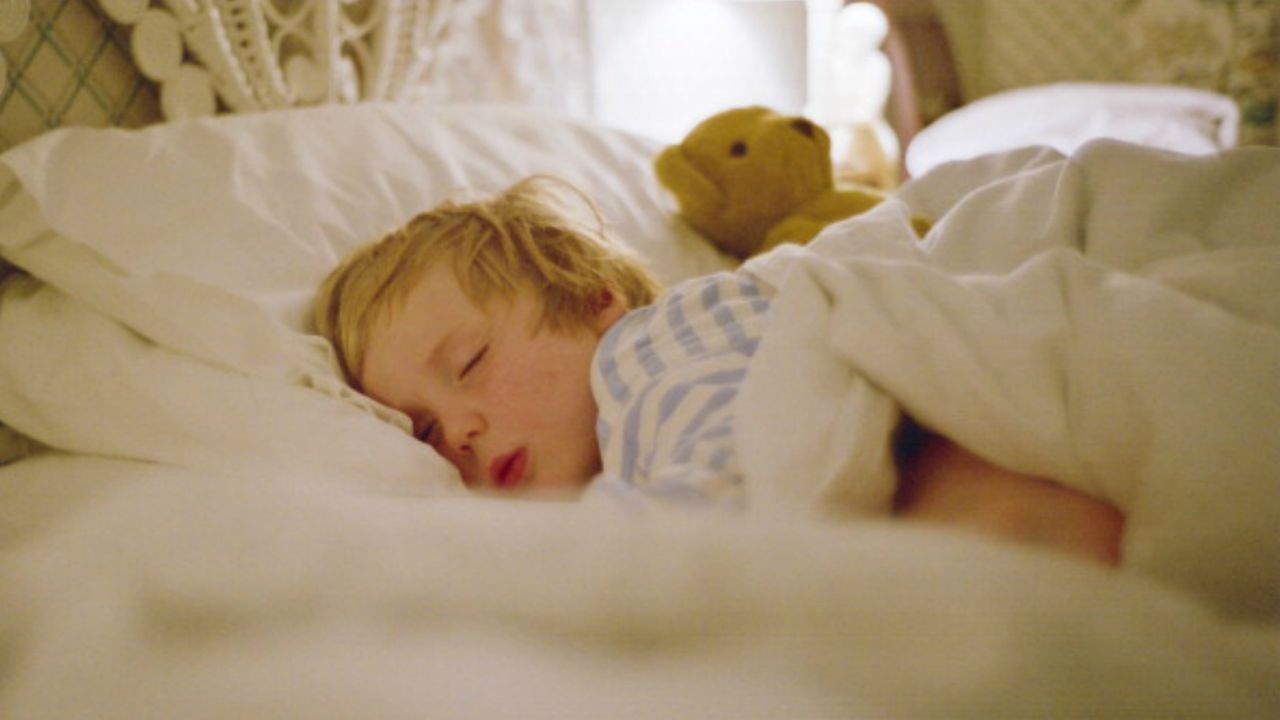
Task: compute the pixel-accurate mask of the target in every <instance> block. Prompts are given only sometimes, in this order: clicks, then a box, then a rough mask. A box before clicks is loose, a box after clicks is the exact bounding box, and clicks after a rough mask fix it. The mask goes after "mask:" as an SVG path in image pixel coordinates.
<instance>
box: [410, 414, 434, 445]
mask: <svg viewBox="0 0 1280 720" xmlns="http://www.w3.org/2000/svg"><path fill="white" fill-rule="evenodd" d="M439 427H440V423H438V422H436V421H435V420H432V421H431V422H429V423H427V424H426V425H424V426H423V427H422V429H421V430H419V431H418V434H417V435H416V437H417V438H418V440H420V441H422V442H424V443H426V444H428V445H435V443H434V442H433V440H434V437H433V436H434V435H435V433H436V429H437V428H439Z"/></svg>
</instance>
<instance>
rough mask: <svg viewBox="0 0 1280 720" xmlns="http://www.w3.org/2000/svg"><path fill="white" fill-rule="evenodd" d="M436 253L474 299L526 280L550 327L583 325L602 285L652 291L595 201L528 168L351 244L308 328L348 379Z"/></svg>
mask: <svg viewBox="0 0 1280 720" xmlns="http://www.w3.org/2000/svg"><path fill="white" fill-rule="evenodd" d="M558 189H562V190H568V191H570V194H571V195H572V196H573V197H574V198H577V199H578V200H579V201H580V205H581V206H583V207H585V208H586V209H588V210H589V213H587V214H588V215H589V222H584V221H583V219H575V218H574V217H573V216H571V215H570V213H569V212H567V208H565V207H563V203H562V202H560V201H563V200H565V199H566V198H565V196H564V195H563V194H560V193H557V192H556V190H558ZM441 262H450V263H451V264H452V269H453V273H454V276H455V277H456V278H457V280H458V285H459V287H461V289H462V291H463V292H464V293H465V294H466V295H467V297H468V299H470V300H471V301H472V302H473V303H475V304H476V305H477V306H478V307H483V306H484V305H485V304H486V303H487V302H488V301H489V300H490V299H492V298H494V297H495V296H497V297H503V298H509V297H511V295H512V294H514V293H515V292H516V290H517V289H518V288H519V287H521V286H527V287H530V288H532V289H533V290H534V291H535V292H536V293H537V294H538V296H539V300H540V301H541V303H542V310H543V314H542V321H543V323H544V324H545V325H546V326H547V327H548V328H550V329H551V330H553V331H557V332H565V331H572V330H574V329H576V328H581V327H586V326H587V323H588V322H589V321H590V320H591V319H592V318H593V317H594V315H595V313H596V312H597V311H598V310H599V308H600V302H601V292H602V291H608V292H611V293H613V294H614V295H615V296H616V297H618V298H620V299H621V300H622V302H623V303H624V304H625V306H626V307H628V308H635V307H639V306H641V305H647V304H648V303H650V302H652V301H653V298H654V296H655V295H656V294H657V292H658V284H657V282H656V281H655V280H654V279H653V276H651V275H650V274H649V272H648V270H647V269H645V267H644V266H643V264H642V263H641V262H640V261H639V259H638V258H637V257H636V256H634V255H633V254H632V253H631V251H630V250H628V249H627V248H626V247H625V246H622V245H620V244H618V243H616V242H614V241H613V240H611V239H610V238H609V237H608V236H607V235H606V234H605V232H604V221H603V219H602V218H601V216H600V213H599V211H598V210H596V208H595V206H594V205H592V204H591V201H590V200H589V199H587V197H586V196H585V195H583V194H582V193H581V192H580V191H578V190H577V189H576V188H574V187H573V186H572V185H570V184H569V183H567V182H564V181H562V180H556V179H555V178H550V177H546V176H535V177H531V178H527V179H525V180H523V181H521V182H519V183H516V184H515V185H514V186H512V187H511V188H509V189H508V190H507V191H506V192H503V193H502V194H500V195H498V196H497V197H494V198H492V199H489V200H484V201H475V202H458V201H449V202H446V203H444V204H442V205H439V206H437V207H435V208H433V209H431V210H429V211H427V212H424V213H422V214H420V215H418V216H416V217H414V218H413V219H411V220H410V221H409V222H408V223H406V224H405V225H404V226H402V227H400V228H399V229H397V230H395V231H393V232H391V233H389V234H388V235H386V236H384V237H383V238H382V239H380V240H378V241H376V242H373V243H370V244H368V245H366V246H364V247H361V248H359V249H357V250H356V251H355V252H353V253H352V254H351V255H350V256H349V257H347V258H346V259H345V260H344V261H343V262H342V263H341V264H340V265H339V266H338V267H337V268H336V269H334V271H333V272H332V273H330V274H329V276H328V277H327V278H326V279H325V281H324V284H323V285H322V286H321V288H320V293H319V295H318V297H317V298H316V304H315V308H314V320H315V325H316V330H317V331H318V332H319V333H320V334H321V335H323V336H324V337H325V338H327V339H328V340H329V341H330V342H331V343H332V344H333V346H334V349H335V351H336V352H337V356H338V363H339V365H340V366H341V368H342V371H343V374H344V375H345V376H346V379H347V382H349V383H351V384H352V386H354V387H356V388H359V375H360V371H361V367H362V366H363V363H364V353H365V348H366V345H367V344H368V341H369V332H370V329H371V328H372V327H373V325H374V324H375V323H376V322H377V321H378V319H379V318H380V317H382V314H383V313H385V312H387V310H388V309H389V308H392V307H394V306H395V305H397V304H399V303H401V302H403V301H404V298H405V296H406V295H408V293H409V291H410V290H412V289H413V288H414V287H415V286H416V285H417V283H418V282H419V281H420V280H421V278H422V276H423V274H424V273H425V272H426V270H427V269H428V268H430V267H433V266H435V265H436V264H438V263H441Z"/></svg>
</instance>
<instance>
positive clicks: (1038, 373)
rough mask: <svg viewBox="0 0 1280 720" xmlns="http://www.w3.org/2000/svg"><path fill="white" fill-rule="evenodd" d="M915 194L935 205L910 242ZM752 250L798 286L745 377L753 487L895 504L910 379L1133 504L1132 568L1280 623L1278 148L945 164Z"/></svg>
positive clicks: (992, 442) (1039, 468) (1074, 476)
mask: <svg viewBox="0 0 1280 720" xmlns="http://www.w3.org/2000/svg"><path fill="white" fill-rule="evenodd" d="M908 206H911V210H914V211H915V212H920V213H922V214H924V215H926V216H928V217H934V218H940V221H939V222H938V224H937V225H936V227H934V229H933V230H932V232H930V233H929V235H928V237H927V238H926V239H925V240H924V242H923V243H922V244H919V245H917V244H916V243H915V242H914V236H913V235H912V232H911V228H910V226H909V224H908V223H907V222H906V218H907V217H909V212H908V210H907V207H908ZM755 267H756V269H757V271H759V272H761V273H763V274H766V275H768V276H769V277H771V278H772V279H773V281H774V282H775V283H776V284H779V285H780V286H781V288H782V289H781V291H780V292H779V295H778V298H777V300H776V301H775V307H774V310H773V312H774V313H775V314H774V316H773V317H772V318H771V320H770V325H769V330H768V331H767V333H766V339H765V341H764V343H762V345H761V348H760V350H759V351H758V355H757V358H756V360H755V362H754V363H753V365H752V368H751V371H750V373H749V375H748V378H747V380H746V385H745V386H744V388H743V390H742V402H743V410H742V411H741V412H740V419H739V425H738V441H739V445H740V447H741V448H742V452H743V454H744V462H743V466H744V467H745V468H747V469H748V475H749V479H748V482H749V483H751V484H752V485H754V487H755V488H756V492H758V493H759V494H768V495H772V496H775V497H781V496H784V495H786V496H789V497H790V498H792V500H793V502H792V504H793V505H802V504H803V503H804V502H806V501H807V500H808V499H809V498H811V497H812V493H814V492H825V493H829V494H833V495H836V496H838V497H844V498H847V497H851V496H852V497H859V498H869V499H870V500H869V501H868V502H866V503H864V504H863V506H862V507H861V509H862V510H864V511H874V510H877V509H879V507H878V506H877V505H876V502H879V503H881V504H883V502H885V499H886V498H887V497H888V496H889V494H890V493H891V490H892V484H891V483H892V479H893V476H892V473H891V472H886V471H885V467H884V466H885V448H887V446H888V440H887V437H886V434H887V433H888V431H889V429H890V428H891V427H892V426H893V423H892V420H893V419H894V417H895V415H896V413H897V411H898V408H897V406H896V405H895V404H894V403H893V402H889V401H888V400H887V398H893V399H894V400H896V401H897V402H898V403H900V404H901V407H902V408H903V409H905V411H906V412H908V413H909V414H910V415H912V416H913V417H915V418H916V419H918V420H919V421H920V422H922V423H923V424H925V425H926V426H928V427H930V428H932V429H933V430H936V431H937V432H940V433H942V434H944V435H946V436H949V437H951V438H953V439H954V440H956V441H957V442H959V443H960V444H961V445H963V446H965V447H967V448H970V449H971V450H973V451H975V452H976V453H978V454H980V455H982V456H984V457H985V458H987V459H988V460H990V461H992V462H994V463H996V464H998V465H1002V466H1005V467H1009V468H1012V469H1015V470H1018V471H1021V472H1025V473H1031V474H1036V475H1040V476H1045V477H1051V478H1055V479H1057V480H1059V481H1061V482H1063V483H1065V484H1067V485H1069V486H1071V487H1074V488H1077V489H1079V490H1081V491H1083V492H1085V493H1088V494H1090V495H1094V496H1097V497H1101V498H1104V499H1106V500H1108V501H1110V502H1112V503H1114V504H1116V505H1117V506H1118V507H1120V508H1121V509H1122V510H1124V511H1125V513H1126V514H1127V515H1128V524H1127V527H1126V533H1125V540H1124V548H1123V551H1124V558H1125V559H1124V563H1125V565H1126V567H1128V568H1131V569H1134V570H1137V571H1140V572H1142V573H1146V574H1149V575H1152V576H1155V577H1159V578H1161V579H1163V580H1166V581H1168V582H1170V583H1173V584H1174V585H1177V586H1179V587H1182V588H1184V589H1186V590H1188V591H1191V592H1194V593H1195V594H1197V595H1198V596H1200V597H1202V598H1203V599H1205V600H1207V601H1209V602H1211V603H1212V604H1213V605H1214V606H1216V607H1218V608H1219V609H1221V610H1223V611H1224V612H1228V613H1231V614H1239V615H1242V616H1251V617H1261V618H1267V619H1270V620H1276V619H1280V533H1277V532H1276V531H1275V524H1276V522H1277V520H1280V151H1276V150H1275V149H1270V148H1268V149H1262V148H1257V149H1249V150H1239V151H1233V152H1230V153H1226V154H1223V155H1220V156H1212V157H1190V156H1182V155H1175V154H1171V153H1164V152H1159V151H1152V150H1149V149H1144V148H1140V147H1138V146H1131V145H1125V144H1120V143H1117V142H1113V141H1099V142H1096V143H1093V144H1090V145H1088V146H1086V147H1085V148H1084V149H1082V150H1081V151H1080V152H1079V153H1077V154H1076V155H1075V156H1073V157H1072V158H1070V159H1067V158H1063V157H1062V156H1060V155H1058V154H1057V153H1055V152H1052V151H1047V150H1043V151H1041V150H1025V151H1021V152H1018V153H1013V154H1010V155H1002V156H992V157H989V158H987V159H984V160H980V161H978V162H974V163H965V164H958V165H954V166H950V167H947V166H944V167H943V168H942V169H941V170H940V171H938V172H936V173H933V174H931V175H928V176H926V177H925V178H923V179H921V180H920V181H918V182H917V183H915V184H914V185H913V186H909V187H908V188H906V189H904V191H903V193H902V195H901V197H900V198H899V202H894V203H890V204H886V205H885V206H882V207H881V208H878V209H877V210H876V211H875V212H874V213H873V214H872V216H869V217H863V218H859V219H856V220H854V221H850V222H846V223H844V224H842V225H838V226H835V227H833V228H830V229H828V231H827V232H826V233H824V234H823V235H822V236H821V237H820V239H819V240H817V241H816V242H815V243H814V244H813V245H812V246H810V247H809V248H806V249H804V250H792V251H789V252H787V253H785V254H778V255H775V256H771V257H766V258H763V259H762V260H760V261H759V262H757V264H756V266H755ZM797 428H805V431H804V432H796V431H795V430H796V429H797ZM782 429H786V431H785V432H783V431H782ZM851 448H852V450H853V452H852V453H851V452H850V449H851ZM796 478H803V479H805V480H807V481H808V482H809V483H811V484H810V485H807V486H803V488H804V489H803V491H802V490H797V489H796V485H797V480H796ZM868 486H870V487H868ZM806 492H808V493H809V494H808V495H806V494H805V493H806Z"/></svg>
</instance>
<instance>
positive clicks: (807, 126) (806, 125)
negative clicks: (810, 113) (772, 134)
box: [791, 118, 813, 138]
mask: <svg viewBox="0 0 1280 720" xmlns="http://www.w3.org/2000/svg"><path fill="white" fill-rule="evenodd" d="M791 129H792V130H795V131H796V132H798V133H800V134H801V135H804V136H805V137H807V138H811V137H813V123H811V122H809V121H808V120H805V119H804V118H796V119H795V120H792V121H791Z"/></svg>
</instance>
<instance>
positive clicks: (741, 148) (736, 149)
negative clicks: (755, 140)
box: [729, 140, 747, 157]
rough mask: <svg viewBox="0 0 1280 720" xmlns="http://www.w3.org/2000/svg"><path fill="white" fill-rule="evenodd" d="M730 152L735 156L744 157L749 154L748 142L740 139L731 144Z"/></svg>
mask: <svg viewBox="0 0 1280 720" xmlns="http://www.w3.org/2000/svg"><path fill="white" fill-rule="evenodd" d="M729 154H730V155H732V156H734V157H742V156H743V155H746V154H747V144H746V143H744V142H742V141H741V140H739V141H738V142H736V143H734V144H732V145H730V146H729Z"/></svg>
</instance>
